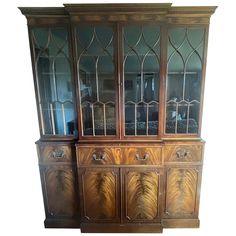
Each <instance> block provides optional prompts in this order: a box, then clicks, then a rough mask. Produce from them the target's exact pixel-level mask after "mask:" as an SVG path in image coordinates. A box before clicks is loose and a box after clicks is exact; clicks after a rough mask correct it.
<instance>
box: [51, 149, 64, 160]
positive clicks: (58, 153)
mask: <svg viewBox="0 0 236 236" xmlns="http://www.w3.org/2000/svg"><path fill="white" fill-rule="evenodd" d="M51 157H52V158H55V159H61V158H64V157H65V153H64V151H63V150H60V149H56V150H54V151H52V153H51Z"/></svg>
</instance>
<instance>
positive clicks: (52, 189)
mask: <svg viewBox="0 0 236 236" xmlns="http://www.w3.org/2000/svg"><path fill="white" fill-rule="evenodd" d="M40 173H41V181H42V187H43V193H44V202H45V210H46V215H47V217H73V216H75V215H77V209H78V208H77V199H76V195H77V194H76V190H75V175H74V171H73V169H72V167H71V166H67V165H60V166H41V167H40Z"/></svg>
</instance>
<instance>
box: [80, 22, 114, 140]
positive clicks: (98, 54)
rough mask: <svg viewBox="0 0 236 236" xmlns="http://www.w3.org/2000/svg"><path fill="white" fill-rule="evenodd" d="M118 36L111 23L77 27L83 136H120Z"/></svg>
mask: <svg viewBox="0 0 236 236" xmlns="http://www.w3.org/2000/svg"><path fill="white" fill-rule="evenodd" d="M113 43H114V36H113V28H112V27H110V26H96V27H95V26H88V25H84V26H83V25H81V26H78V27H77V28H76V44H77V55H78V60H77V69H78V78H79V86H80V102H81V104H80V109H81V110H80V114H81V120H82V122H81V126H82V135H83V136H96V135H102V136H108V135H116V88H115V87H116V86H115V80H116V79H115V67H114V46H113Z"/></svg>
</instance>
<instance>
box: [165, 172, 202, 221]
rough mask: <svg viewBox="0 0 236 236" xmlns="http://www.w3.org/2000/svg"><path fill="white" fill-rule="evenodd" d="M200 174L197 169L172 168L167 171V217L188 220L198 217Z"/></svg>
mask: <svg viewBox="0 0 236 236" xmlns="http://www.w3.org/2000/svg"><path fill="white" fill-rule="evenodd" d="M200 173H201V172H200V169H199V168H197V167H192V168H190V167H170V168H168V169H167V171H166V203H165V215H166V217H170V218H188V217H194V216H197V215H198V205H199V194H200V193H199V189H200V178H201V174H200Z"/></svg>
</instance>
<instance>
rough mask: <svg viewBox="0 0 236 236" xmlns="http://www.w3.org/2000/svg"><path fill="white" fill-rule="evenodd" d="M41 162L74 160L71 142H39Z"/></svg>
mask: <svg viewBox="0 0 236 236" xmlns="http://www.w3.org/2000/svg"><path fill="white" fill-rule="evenodd" d="M37 148H38V154H39V162H42V163H55V162H69V163H71V162H72V161H73V148H72V146H71V145H70V144H40V143H39V144H37Z"/></svg>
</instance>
